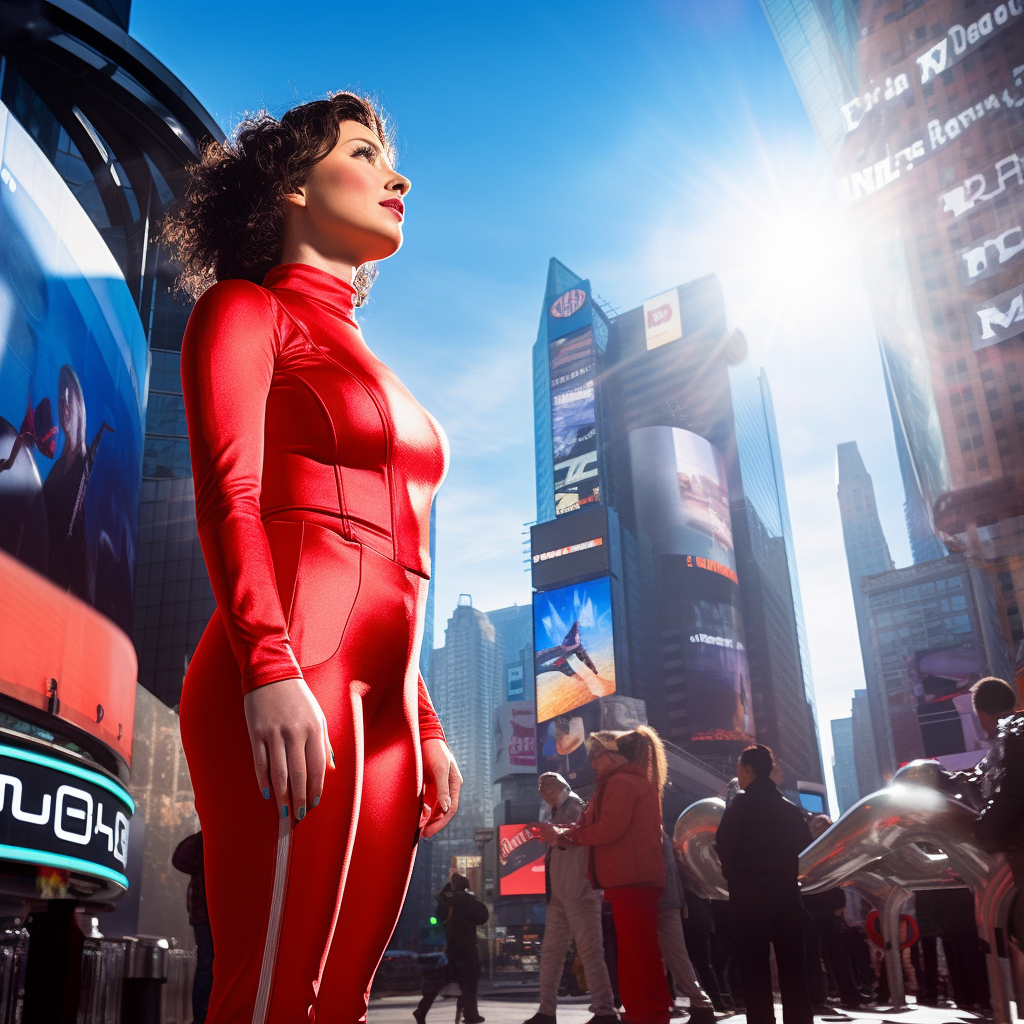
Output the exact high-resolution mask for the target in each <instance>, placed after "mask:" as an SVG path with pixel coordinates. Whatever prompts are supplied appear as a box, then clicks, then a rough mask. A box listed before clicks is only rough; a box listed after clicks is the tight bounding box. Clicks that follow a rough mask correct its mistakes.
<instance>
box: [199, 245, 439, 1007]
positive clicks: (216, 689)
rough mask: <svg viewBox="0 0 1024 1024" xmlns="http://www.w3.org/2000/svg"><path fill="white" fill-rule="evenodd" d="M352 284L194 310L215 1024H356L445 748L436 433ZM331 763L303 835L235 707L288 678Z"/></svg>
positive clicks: (288, 273) (269, 293)
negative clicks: (356, 310)
mask: <svg viewBox="0 0 1024 1024" xmlns="http://www.w3.org/2000/svg"><path fill="white" fill-rule="evenodd" d="M354 299H355V292H354V289H353V288H352V287H351V286H350V285H348V284H347V283H345V282H343V281H341V280H340V279H338V278H336V277H334V276H332V275H330V274H328V273H325V272H324V271H321V270H317V269H315V268H313V267H310V266H307V265H305V264H299V263H293V264H286V265H284V266H279V267H275V268H274V269H273V270H271V271H270V273H269V274H268V275H267V277H266V279H265V281H264V282H263V287H262V288H261V287H259V286H258V285H255V284H251V283H249V282H246V281H224V282H221V283H220V284H217V285H215V286H214V287H213V288H211V289H210V290H209V291H208V292H206V294H204V295H203V297H202V298H201V299H200V300H199V302H198V303H197V304H196V307H195V309H194V311H193V313H192V316H191V319H190V320H189V324H188V329H187V330H186V332H185V339H184V342H183V344H182V350H181V378H182V389H183V391H184V396H185V412H186V414H187V417H188V432H189V443H190V447H191V452H192V469H193V475H194V478H195V488H196V517H197V520H198V524H199V537H200V541H201V543H202V548H203V554H204V556H205V559H206V566H207V569H208V570H209V574H210V580H211V582H212V584H213V591H214V595H215V596H216V599H217V610H216V612H214V615H213V618H212V619H211V620H210V624H209V625H208V626H207V628H206V631H205V632H204V634H203V637H202V640H201V641H200V642H199V646H198V648H197V649H196V653H195V656H194V657H193V659H192V662H191V664H190V666H189V669H188V674H187V675H186V677H185V685H184V691H183V693H182V698H181V736H182V742H183V744H184V747H185V754H186V756H187V758H188V766H189V771H190V773H191V776H192V782H193V785H194V787H195V794H196V808H197V810H198V812H199V818H200V821H201V823H202V828H203V845H204V850H205V858H206V891H207V898H208V903H209V909H210V923H211V925H212V928H213V944H214V949H215V951H216V959H215V962H214V980H213V994H212V996H211V999H210V1010H209V1016H208V1018H207V1020H208V1021H209V1022H210V1024H271V1022H272V1024H295V1022H297V1021H305V1020H307V1019H308V1020H310V1021H312V1020H314V1018H315V1019H316V1020H317V1021H320V1022H321V1024H335V1022H339V1024H342V1022H343V1024H352V1022H355V1021H357V1020H359V1019H361V1018H362V1017H364V1016H365V1013H366V1000H367V992H368V990H369V986H370V981H371V980H372V977H373V972H374V971H375V970H376V967H377V964H378V962H379V960H380V957H381V954H382V953H383V951H384V948H385V946H386V945H387V942H388V939H389V938H390V937H391V933H392V931H393V930H394V926H395V921H396V920H397V918H398V913H399V910H400V909H401V905H402V900H403V899H404V896H405V889H406V886H407V884H408V878H409V872H410V870H411V867H412V860H413V856H414V853H415V846H416V841H417V838H418V823H419V816H420V811H421V806H422V787H423V769H422V761H421V756H420V742H421V740H423V739H428V738H441V739H443V738H444V734H443V732H442V731H441V726H440V723H439V722H438V719H437V715H436V714H435V713H434V709H433V708H432V707H431V704H430V699H429V697H428V696H427V693H426V689H425V688H424V686H423V681H422V679H420V678H419V677H418V673H417V669H416V666H417V662H418V658H419V651H420V643H421V641H422V633H423V615H424V602H425V598H426V592H427V580H428V577H429V573H430V557H429V531H430V504H431V501H432V499H433V497H434V494H435V492H436V491H437V488H438V487H439V486H440V483H441V480H442V478H443V477H444V473H445V465H446V445H445V441H444V437H443V434H442V433H441V430H440V428H439V427H438V425H437V424H436V422H435V421H434V420H433V419H432V418H431V417H430V416H429V415H428V414H427V413H426V412H425V411H424V410H423V409H422V408H421V407H420V406H419V404H417V402H416V401H415V400H414V399H413V397H412V396H411V395H410V394H409V392H408V391H406V390H405V388H404V387H403V386H402V384H401V383H400V382H399V380H398V378H397V377H396V376H395V375H394V374H393V373H392V372H391V371H390V370H389V369H388V368H387V367H386V366H384V364H383V363H381V362H380V361H379V360H378V359H377V358H376V357H375V356H374V355H373V354H372V353H371V352H370V350H369V349H368V348H367V347H366V344H365V343H364V341H363V339H362V335H361V334H360V332H359V329H358V328H357V326H356V324H355V321H354V320H353V319H352V309H353V302H354ZM300 674H301V676H302V677H303V678H304V679H305V681H306V683H307V684H308V685H309V687H310V689H311V690H312V692H313V694H314V695H315V696H316V698H317V700H318V701H319V703H320V707H321V708H323V711H324V715H325V716H326V718H327V727H328V732H329V735H330V739H331V744H332V746H333V748H334V753H335V758H336V762H337V768H336V769H335V770H333V771H332V770H330V769H328V771H327V777H326V780H325V783H324V790H323V795H322V797H321V800H320V803H319V806H318V807H316V808H315V809H310V810H309V813H308V814H306V816H305V818H304V819H303V820H302V821H300V822H297V823H296V822H295V819H294V810H295V809H294V808H292V809H291V811H292V816H290V818H289V819H287V820H285V819H281V818H279V816H278V810H277V804H276V803H275V802H274V801H272V800H264V799H263V796H262V794H261V793H260V790H259V786H258V784H257V780H256V774H255V770H254V768H253V757H252V746H251V743H250V740H249V733H248V730H247V728H246V723H245V716H244V713H243V708H242V698H243V695H244V694H245V693H248V692H249V691H250V690H252V689H254V688H255V687H257V686H264V685H266V684H269V683H273V682H276V681H278V680H281V679H287V678H293V677H296V676H298V675H300Z"/></svg>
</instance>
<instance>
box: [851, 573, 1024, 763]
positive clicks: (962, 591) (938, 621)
mask: <svg viewBox="0 0 1024 1024" xmlns="http://www.w3.org/2000/svg"><path fill="white" fill-rule="evenodd" d="M861 585H862V587H863V593H864V606H865V612H866V615H867V620H868V626H869V630H870V638H871V649H872V657H873V662H874V664H873V668H874V676H875V678H876V679H877V680H878V682H879V684H880V687H881V692H882V696H883V700H884V706H885V713H886V718H887V720H888V722H889V723H890V725H889V729H890V735H891V742H892V762H891V765H890V771H891V770H895V768H897V767H898V766H899V765H901V764H905V763H906V762H907V761H912V760H914V759H915V758H921V757H935V758H939V759H940V760H941V759H943V758H945V757H949V756H953V757H955V756H956V755H962V754H966V753H970V752H971V751H976V755H975V760H977V759H979V758H980V757H981V753H982V752H981V750H980V749H979V744H978V742H977V733H976V730H975V726H974V721H973V715H972V710H971V703H970V688H971V686H972V684H973V683H975V682H976V681H977V680H978V679H981V678H983V677H984V676H989V675H995V676H999V677H1001V678H1004V679H1005V678H1007V676H1008V674H1009V673H1010V670H1011V668H1012V665H1011V662H1010V660H1009V657H1008V652H1007V647H1006V644H1005V642H1004V640H1003V637H1002V635H1001V633H1000V631H999V619H998V615H997V592H996V584H995V581H994V580H993V578H992V576H991V575H990V574H989V573H987V572H985V571H984V570H982V569H978V568H975V567H974V566H972V565H971V564H970V563H969V562H968V560H967V558H966V557H965V556H964V555H961V554H955V555H948V556H946V557H945V558H941V559H937V560H935V561H932V562H922V563H919V564H917V565H912V566H908V567H907V568H905V569H894V570H890V571H889V572H884V573H881V574H880V575H877V576H867V577H865V578H864V579H863V581H862V584H861ZM957 764H958V765H959V762H957Z"/></svg>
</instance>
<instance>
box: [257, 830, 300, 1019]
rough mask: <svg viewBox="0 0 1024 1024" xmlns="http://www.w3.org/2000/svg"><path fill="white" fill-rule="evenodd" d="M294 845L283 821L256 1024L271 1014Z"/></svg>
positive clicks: (259, 986) (276, 856) (264, 948)
mask: <svg viewBox="0 0 1024 1024" xmlns="http://www.w3.org/2000/svg"><path fill="white" fill-rule="evenodd" d="M291 845H292V826H291V820H290V819H289V818H281V819H280V822H279V824H278V828H277V851H276V853H275V856H274V885H273V888H272V890H271V895H270V920H269V921H268V922H267V936H266V940H265V942H264V945H263V962H262V964H261V965H260V981H259V985H258V986H257V988H256V1004H255V1006H254V1007H253V1011H252V1024H266V1021H267V1014H268V1013H269V1011H270V993H271V989H272V987H273V984H274V968H275V967H276V965H277V944H278V940H279V939H280V937H281V919H282V917H283V914H284V897H285V893H286V892H287V890H288V868H289V866H290V865H289V861H290V859H291V858H290V854H291Z"/></svg>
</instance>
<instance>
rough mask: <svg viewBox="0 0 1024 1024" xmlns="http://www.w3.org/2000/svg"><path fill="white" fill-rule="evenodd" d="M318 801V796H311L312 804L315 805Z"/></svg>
mask: <svg viewBox="0 0 1024 1024" xmlns="http://www.w3.org/2000/svg"><path fill="white" fill-rule="evenodd" d="M318 803H320V797H318V796H315V797H313V806H314V807H316V805H317V804H318Z"/></svg>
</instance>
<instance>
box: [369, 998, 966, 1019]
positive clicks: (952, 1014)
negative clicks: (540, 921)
mask: <svg viewBox="0 0 1024 1024" xmlns="http://www.w3.org/2000/svg"><path fill="white" fill-rule="evenodd" d="M417 1001H418V996H416V995H415V994H410V995H401V996H384V997H382V998H379V999H373V1000H371V1002H370V1010H369V1013H368V1014H367V1015H366V1020H367V1024H412V1011H413V1008H414V1007H415V1006H416V1003H417ZM479 1005H480V1013H481V1015H482V1016H483V1017H484V1018H485V1019H486V1021H487V1024H523V1021H525V1020H527V1019H528V1018H529V1017H531V1016H533V1014H534V1013H535V1012H536V1009H537V1004H536V1002H535V1000H534V999H533V998H527V997H526V994H525V993H524V994H523V995H522V996H519V997H515V998H512V997H509V996H507V995H504V994H500V995H499V994H497V993H496V994H495V997H494V998H489V997H488V996H487V994H485V993H483V992H482V993H481V998H480V1003H479ZM775 1016H776V1019H777V1020H779V1021H781V1020H782V1007H781V1005H780V1004H778V1003H776V1006H775ZM590 1017H591V1014H590V1013H589V1012H588V1010H587V1004H586V1001H585V1000H582V999H578V1000H562V1001H560V1002H559V1004H558V1024H586V1021H588V1020H589V1019H590ZM719 1019H720V1020H722V1021H726V1022H728V1024H746V1019H747V1018H746V1017H745V1016H744V1015H743V1014H736V1015H733V1016H731V1017H721V1018H719ZM979 1019H980V1018H978V1017H975V1016H974V1015H973V1014H969V1013H963V1012H961V1011H960V1010H955V1009H946V1010H936V1009H930V1008H921V1009H913V1010H908V1011H906V1012H903V1013H898V1014H894V1013H892V1012H889V1013H886V1012H885V1011H884V1010H879V1011H878V1012H875V1013H869V1012H867V1011H862V1012H859V1013H858V1014H857V1015H856V1016H854V1017H850V1016H847V1015H845V1014H839V1013H837V1014H836V1015H835V1016H829V1017H824V1016H819V1017H815V1018H814V1020H815V1022H816V1024H817V1022H818V1021H835V1022H837V1024H840V1022H849V1024H855V1022H860V1021H870V1022H873V1024H883V1022H896V1021H899V1024H961V1022H969V1021H975V1020H979ZM427 1020H428V1024H454V1021H455V997H454V996H452V997H451V998H439V999H438V1000H437V1001H436V1002H435V1003H434V1005H433V1007H432V1008H431V1012H430V1015H429V1016H428V1018H427ZM680 1022H681V1024H685V1018H680Z"/></svg>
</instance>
